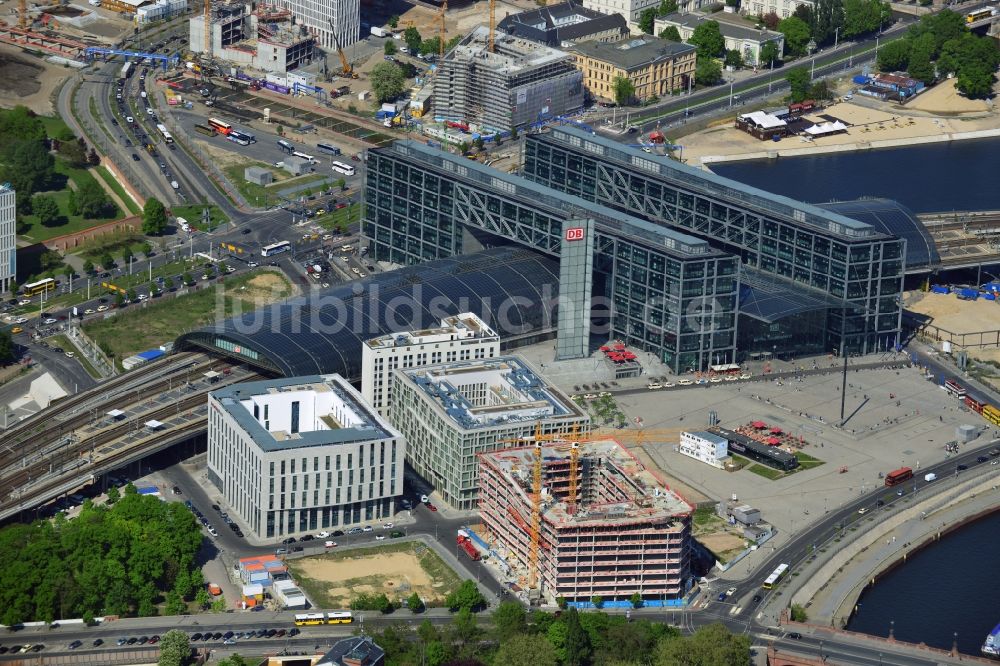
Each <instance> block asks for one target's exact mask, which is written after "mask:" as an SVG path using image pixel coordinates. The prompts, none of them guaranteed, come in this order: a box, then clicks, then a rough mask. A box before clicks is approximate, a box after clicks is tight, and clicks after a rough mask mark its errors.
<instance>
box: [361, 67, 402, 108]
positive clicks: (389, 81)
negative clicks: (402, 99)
mask: <svg viewBox="0 0 1000 666" xmlns="http://www.w3.org/2000/svg"><path fill="white" fill-rule="evenodd" d="M369 78H370V80H371V86H372V92H373V93H375V99H376V100H377V101H378V102H379V103H380V104H381V103H382V102H388V101H391V100H394V99H396V98H397V97H399V95H400V94H401V93H402V92H403V88H404V85H405V84H406V77H404V76H403V70H401V69H400V68H399V67H398V66H397V65H396V63H394V62H380V63H379V64H377V65H375V67H373V68H372V71H371V74H370V75H369Z"/></svg>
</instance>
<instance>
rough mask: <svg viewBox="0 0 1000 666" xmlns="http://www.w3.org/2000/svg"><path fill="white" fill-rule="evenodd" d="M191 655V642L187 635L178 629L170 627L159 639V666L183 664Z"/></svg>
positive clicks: (179, 665)
mask: <svg viewBox="0 0 1000 666" xmlns="http://www.w3.org/2000/svg"><path fill="white" fill-rule="evenodd" d="M190 657H191V643H190V641H189V640H188V635H187V634H186V633H184V632H183V631H180V630H179V629H171V630H170V631H168V632H167V633H165V634H164V635H163V638H162V639H161V640H160V661H159V662H158V663H159V666H184V665H185V664H187V663H188V659H189V658H190Z"/></svg>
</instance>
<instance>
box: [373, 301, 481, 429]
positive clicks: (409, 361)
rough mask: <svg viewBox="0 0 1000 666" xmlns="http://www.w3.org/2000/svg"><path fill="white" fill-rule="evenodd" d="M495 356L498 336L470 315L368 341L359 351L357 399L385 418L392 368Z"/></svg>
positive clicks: (463, 314)
mask: <svg viewBox="0 0 1000 666" xmlns="http://www.w3.org/2000/svg"><path fill="white" fill-rule="evenodd" d="M499 355H500V336H499V335H497V334H496V332H495V331H493V329H491V328H490V327H489V326H487V325H486V322H484V321H483V320H482V319H480V318H479V317H477V316H476V315H474V314H472V313H471V312H464V313H462V314H459V315H455V316H454V317H446V318H444V319H442V320H441V326H439V327H437V328H428V329H424V330H421V331H409V332H407V333H389V334H387V335H382V336H380V337H377V338H372V339H371V340H368V341H367V342H365V344H364V346H363V347H362V348H361V397H363V398H364V399H365V401H366V402H367V403H368V404H369V405H371V406H372V407H374V408H375V409H376V410H378V412H379V413H380V414H382V415H383V416H388V414H389V405H390V404H392V377H393V371H395V370H396V368H420V367H423V366H426V365H437V364H438V363H451V362H452V361H471V360H480V359H484V358H493V357H495V356H499Z"/></svg>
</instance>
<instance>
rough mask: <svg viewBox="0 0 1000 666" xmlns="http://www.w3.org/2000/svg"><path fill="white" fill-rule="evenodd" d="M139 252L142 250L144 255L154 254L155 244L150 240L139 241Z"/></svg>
mask: <svg viewBox="0 0 1000 666" xmlns="http://www.w3.org/2000/svg"><path fill="white" fill-rule="evenodd" d="M139 252H142V255H143V256H144V257H151V256H153V244H152V243H150V242H149V241H142V242H141V243H139Z"/></svg>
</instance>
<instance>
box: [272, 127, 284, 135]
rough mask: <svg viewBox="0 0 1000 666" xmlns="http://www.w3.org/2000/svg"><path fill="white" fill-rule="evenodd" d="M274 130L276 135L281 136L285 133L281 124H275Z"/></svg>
mask: <svg viewBox="0 0 1000 666" xmlns="http://www.w3.org/2000/svg"><path fill="white" fill-rule="evenodd" d="M274 132H275V134H277V135H278V136H283V135H284V134H285V128H284V127H282V126H281V125H275V126H274Z"/></svg>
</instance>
